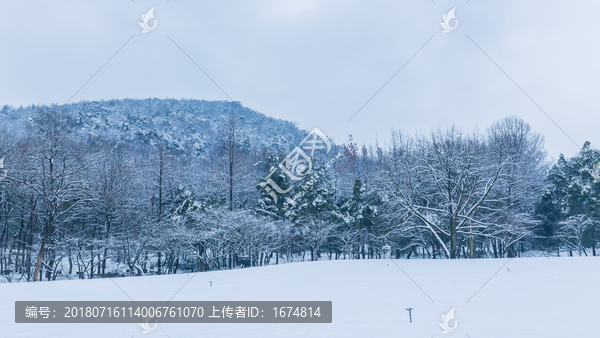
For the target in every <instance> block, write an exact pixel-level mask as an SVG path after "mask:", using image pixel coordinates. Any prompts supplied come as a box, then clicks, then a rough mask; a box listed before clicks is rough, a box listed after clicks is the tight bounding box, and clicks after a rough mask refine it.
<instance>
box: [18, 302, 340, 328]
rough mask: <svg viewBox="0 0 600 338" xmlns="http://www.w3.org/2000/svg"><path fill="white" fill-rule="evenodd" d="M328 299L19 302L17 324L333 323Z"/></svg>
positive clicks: (330, 304)
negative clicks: (287, 300) (286, 300)
mask: <svg viewBox="0 0 600 338" xmlns="http://www.w3.org/2000/svg"><path fill="white" fill-rule="evenodd" d="M331 321H332V303H331V302H328V301H289V302H285V301H275V302H271V301H269V302H267V301H250V302H249V301H240V302H235V301H198V302H194V301H176V302H154V301H143V302H124V301H118V302H112V301H81V302H80V301H39V302H35V301H19V302H15V323H144V322H145V323H149V325H150V326H152V325H154V324H153V323H331Z"/></svg>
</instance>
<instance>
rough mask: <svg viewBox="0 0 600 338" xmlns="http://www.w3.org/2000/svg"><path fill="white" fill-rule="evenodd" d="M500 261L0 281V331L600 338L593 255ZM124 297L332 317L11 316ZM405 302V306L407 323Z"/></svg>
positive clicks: (598, 276)
mask: <svg viewBox="0 0 600 338" xmlns="http://www.w3.org/2000/svg"><path fill="white" fill-rule="evenodd" d="M507 261H508V260H507V259H485V260H454V261H450V260H394V261H393V262H395V263H396V264H398V266H399V267H400V268H401V269H399V268H398V267H397V266H396V265H395V264H394V263H393V262H392V260H352V261H321V262H306V263H294V264H285V265H277V266H266V267H257V268H249V269H240V270H229V271H215V272H204V273H199V274H189V275H187V274H182V275H169V276H148V277H129V278H117V279H113V280H110V279H95V280H73V281H57V282H42V283H19V284H0V337H36V338H41V337H85V338H106V337H111V338H112V337H115V338H118V337H123V338H130V337H133V336H135V337H148V338H151V337H167V336H168V337H170V338H179V337H215V338H217V337H219V338H222V337H261V338H263V337H424V338H430V337H432V336H434V335H435V337H467V336H468V337H470V338H477V337H482V338H492V337H510V338H513V337H527V338H535V337H544V338H546V337H560V338H565V337H578V338H582V337H599V336H600V329H598V325H597V323H598V316H599V315H598V314H599V313H600V312H599V311H598V310H599V309H600V289H599V286H600V283H599V282H600V259H599V258H597V257H564V258H516V259H512V260H510V261H508V263H507V264H506V265H505V266H504V267H502V266H503V264H505V263H506V262H507ZM500 267H502V269H500ZM498 269H500V270H499V271H498ZM403 271H404V272H406V274H405V273H404V272H403ZM496 272H498V273H497V274H496V275H495V276H494V274H495V273H496ZM407 275H408V276H410V278H409V277H407ZM492 276H494V277H492ZM490 278H491V279H490ZM411 279H412V281H411ZM113 281H114V282H113ZM209 281H212V282H213V286H212V287H211V286H210V285H209ZM413 281H414V283H413ZM115 283H116V284H118V286H117V285H115ZM186 283H187V284H186ZM184 284H185V286H183V285H184ZM415 284H416V285H415ZM417 285H418V286H417ZM182 286H183V288H182ZM482 286H483V288H482ZM420 288H421V289H422V290H421V289H420ZM121 289H122V290H121ZM180 289H181V290H180ZM178 290H180V291H179V292H178V293H177V291H178ZM478 290H480V291H479V292H477V291H478ZM125 293H126V294H127V295H129V297H131V298H132V299H133V300H135V301H137V300H167V299H169V298H171V296H173V294H175V293H177V295H176V296H175V297H174V298H173V300H232V301H235V300H273V301H276V300H280V301H285V300H326V301H332V302H333V323H331V324H159V325H158V327H157V328H156V330H154V331H153V332H151V333H148V334H143V333H142V329H141V327H140V326H139V325H138V324H16V323H15V322H14V302H15V301H17V300H21V301H23V300H123V301H127V300H129V298H128V296H127V295H126V294H125ZM473 295H475V296H473ZM430 298H431V299H430ZM469 299H471V300H470V301H469V302H467V301H468V300H469ZM408 307H412V308H414V310H413V311H412V317H413V323H412V324H411V323H409V320H408V312H407V311H406V310H405V308H408ZM452 308H456V310H455V317H456V320H457V321H458V326H457V328H456V330H455V331H453V332H451V333H448V334H443V333H442V328H441V327H440V325H439V324H438V323H439V322H441V318H442V315H443V314H445V313H447V312H448V311H449V310H450V309H452Z"/></svg>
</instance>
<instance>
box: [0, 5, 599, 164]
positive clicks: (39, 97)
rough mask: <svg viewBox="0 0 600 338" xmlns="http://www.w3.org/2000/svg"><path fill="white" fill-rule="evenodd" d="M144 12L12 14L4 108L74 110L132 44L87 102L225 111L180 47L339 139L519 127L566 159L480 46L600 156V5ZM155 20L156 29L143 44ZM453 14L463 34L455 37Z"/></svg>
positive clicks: (5, 37)
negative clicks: (146, 17) (172, 102)
mask: <svg viewBox="0 0 600 338" xmlns="http://www.w3.org/2000/svg"><path fill="white" fill-rule="evenodd" d="M134 1H135V2H133V1H132V0H105V1H95V2H92V1H75V0H73V1H52V2H49V1H30V0H19V1H3V2H2V4H1V6H0V106H2V105H5V104H8V105H12V106H20V105H30V104H50V103H59V104H62V103H65V102H66V101H67V100H69V98H71V96H73V94H75V92H77V90H78V89H79V88H80V87H81V86H82V85H83V84H84V83H86V81H88V80H89V79H90V77H92V75H94V74H95V73H96V72H97V71H98V70H99V69H100V68H101V67H102V65H104V64H105V63H106V62H107V61H108V60H109V59H110V58H111V57H112V56H113V55H114V54H115V53H116V52H117V51H118V50H119V49H120V48H121V47H122V46H123V45H124V44H125V43H126V42H127V41H128V40H129V39H130V38H131V37H133V39H131V41H129V43H127V44H126V45H125V46H124V47H123V48H122V50H121V51H120V52H119V53H117V54H116V56H115V57H114V58H113V59H112V60H111V61H110V62H109V63H108V64H107V65H106V66H105V67H104V68H103V69H102V70H100V71H99V72H98V74H97V75H96V76H95V77H94V78H93V79H92V80H91V81H90V82H89V83H88V84H87V85H86V86H85V87H84V88H83V89H82V90H81V91H80V92H79V93H78V94H77V95H76V96H75V97H74V98H73V101H81V100H100V99H106V100H108V99H113V98H146V97H158V98H193V99H206V100H226V99H227V96H226V95H225V94H223V92H221V91H220V90H219V88H217V86H215V85H214V84H213V83H212V82H211V81H210V80H209V79H208V78H207V77H206V76H205V75H204V74H203V73H202V72H201V71H200V70H199V69H198V68H197V67H196V66H195V65H194V64H193V63H192V62H191V61H190V60H189V59H188V58H187V57H186V55H185V54H184V53H183V52H182V51H181V50H180V49H178V48H177V46H176V45H175V44H174V43H173V42H172V41H171V40H170V39H169V37H168V36H170V37H171V38H172V39H173V41H175V42H176V43H177V44H178V45H179V46H180V47H181V48H182V49H183V50H184V51H185V53H187V54H188V55H189V56H190V57H191V58H192V59H193V60H194V61H195V62H196V63H197V64H198V65H199V66H200V67H202V69H204V71H206V73H207V74H208V75H209V76H210V77H211V78H212V79H213V80H214V81H215V82H216V83H217V84H218V85H219V86H220V87H221V88H222V89H223V90H224V91H225V92H226V93H227V94H228V95H229V96H230V97H231V98H233V99H234V100H236V101H240V102H241V103H242V104H243V105H245V106H248V107H250V108H253V109H255V110H257V111H259V112H262V113H264V114H266V115H268V116H272V117H276V118H282V119H286V120H291V121H295V122H297V123H298V124H299V127H301V128H303V129H312V128H314V127H318V128H320V129H321V130H323V131H324V132H325V134H327V135H329V136H331V137H332V138H334V140H335V141H336V142H343V141H345V140H346V138H347V135H348V134H352V135H354V138H355V140H357V141H358V142H359V143H362V142H366V143H372V142H374V141H375V139H376V138H377V139H378V140H379V141H380V142H383V141H385V139H387V138H389V137H388V135H389V132H390V129H391V128H392V127H396V128H398V129H402V130H405V131H408V132H428V131H429V130H430V129H431V128H435V127H437V126H448V125H451V124H452V123H456V125H458V126H460V127H462V128H464V129H473V128H476V127H478V128H480V129H484V128H486V127H487V126H489V125H490V124H491V123H492V122H493V121H495V120H498V119H500V118H502V117H504V116H508V115H519V116H521V117H522V118H524V119H525V120H526V121H527V122H529V123H530V124H531V125H532V127H533V129H534V130H535V131H538V132H540V133H542V134H543V135H544V136H545V137H546V141H547V143H546V147H547V149H548V150H549V153H550V154H551V155H552V156H553V157H556V156H557V155H558V154H559V153H564V154H566V155H568V156H571V155H573V154H574V153H575V152H576V151H577V148H576V146H575V144H573V143H572V142H571V141H570V140H569V138H568V137H567V136H565V134H563V133H562V132H561V131H560V129H559V128H557V127H556V126H555V125H554V124H553V123H552V122H551V121H550V120H549V118H548V117H546V116H545V115H544V113H543V112H542V111H540V109H539V108H538V107H537V106H536V105H535V104H534V103H533V102H532V101H531V100H530V99H529V98H528V97H527V96H526V95H525V94H524V93H523V92H522V91H521V90H520V89H519V88H518V87H517V86H516V85H515V84H514V83H513V82H511V80H510V79H509V78H508V77H507V76H506V75H505V74H504V73H503V72H502V71H501V70H500V69H498V67H496V65H494V63H493V62H492V61H490V59H489V58H488V57H486V55H485V54H484V53H483V52H482V51H481V50H479V49H478V48H477V46H476V45H475V44H474V43H473V42H472V41H471V40H470V39H469V38H468V37H467V35H468V36H469V37H471V39H473V41H475V42H476V43H477V45H479V47H481V49H483V51H485V53H487V55H489V57H490V58H492V59H493V60H494V62H496V63H497V64H498V66H500V67H501V68H502V69H503V70H504V72H506V74H508V76H510V78H512V79H513V80H514V81H515V82H516V83H517V84H518V85H519V86H520V87H521V88H522V89H523V90H524V91H525V92H526V93H527V95H529V97H531V99H532V100H533V101H535V103H537V104H538V105H539V107H541V108H542V109H543V110H544V111H545V112H546V113H547V114H548V115H549V116H550V117H551V118H552V119H554V121H556V123H557V124H558V125H559V126H560V127H561V128H562V129H563V130H564V131H565V132H566V133H567V134H568V135H569V136H570V137H571V138H572V139H573V140H574V141H575V142H576V143H577V144H578V145H579V146H581V145H582V144H583V143H584V142H585V141H586V140H589V141H591V142H592V144H593V145H596V146H598V144H600V114H599V112H600V110H599V108H600V95H598V93H600V83H599V81H598V79H600V66H599V65H598V62H599V60H600V39H598V24H597V22H598V13H600V2H599V1H583V0H578V1H568V0H558V1H547V0H546V1H536V0H525V1H523V0H520V1H506V0H470V1H469V2H468V3H467V1H466V0H463V1H454V0H434V1H435V3H434V2H433V1H431V0H410V1H409V0H391V1H388V0H362V1H353V0H320V1H316V0H273V1H271V0H238V1H234V0H221V1H214V0H211V1H209V0H195V1H192V0H170V1H169V2H168V3H167V0H161V1H154V0H134ZM152 7H156V8H155V10H154V14H155V18H156V20H157V28H156V29H155V30H154V31H152V32H150V33H147V34H143V33H141V27H140V26H139V25H138V22H139V21H141V14H143V13H145V12H147V11H148V10H149V9H150V8H152ZM453 7H456V18H457V19H458V21H459V25H458V28H457V29H456V30H454V31H453V32H451V33H448V34H444V33H442V30H443V29H442V27H441V26H440V24H439V22H440V21H442V14H444V13H447V12H448V11H449V10H450V9H452V8H453ZM152 23H153V22H152V21H151V22H150V24H152ZM452 23H453V22H451V24H452ZM167 34H168V36H167ZM431 37H433V39H431V40H430V41H429V42H428V43H427V44H426V45H425V46H424V47H423V48H422V50H421V51H420V52H419V53H418V54H416V55H415V56H414V58H412V60H411V61H410V62H408V64H406V66H405V67H404V68H403V69H402V70H401V71H400V72H398V74H397V75H396V76H395V77H394V78H393V79H392V80H391V81H390V82H389V83H388V84H387V86H385V87H384V88H383V89H382V90H381V91H380V92H379V93H378V94H377V95H376V96H375V97H374V98H373V100H371V101H370V102H369V103H368V104H367V105H366V106H365V107H364V108H363V109H362V111H361V112H359V113H358V114H357V115H356V117H354V118H353V119H352V120H351V121H350V122H348V119H349V118H350V117H351V116H352V115H353V114H354V113H355V112H356V111H357V110H358V109H359V108H360V107H361V106H362V105H363V104H365V102H366V101H367V100H368V99H369V98H370V97H371V96H372V95H373V94H374V93H375V92H376V91H377V90H378V89H379V88H380V87H381V86H382V85H383V84H384V83H385V82H386V81H387V80H388V79H389V78H390V77H391V76H392V75H393V74H394V73H395V72H396V71H398V69H399V68H400V67H401V66H402V65H403V64H404V63H405V62H406V61H407V60H409V59H410V58H411V57H412V56H413V55H414V54H415V53H416V52H417V50H419V48H421V47H422V46H423V45H424V44H425V43H426V42H427V41H428V40H429V39H430V38H431Z"/></svg>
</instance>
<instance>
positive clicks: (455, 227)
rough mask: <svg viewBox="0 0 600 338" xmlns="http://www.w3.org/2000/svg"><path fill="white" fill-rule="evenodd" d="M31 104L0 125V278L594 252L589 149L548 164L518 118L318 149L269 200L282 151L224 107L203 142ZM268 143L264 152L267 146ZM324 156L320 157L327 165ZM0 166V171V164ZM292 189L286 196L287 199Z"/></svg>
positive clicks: (595, 192)
mask: <svg viewBox="0 0 600 338" xmlns="http://www.w3.org/2000/svg"><path fill="white" fill-rule="evenodd" d="M76 125H77V124H76V123H74V121H73V114H71V113H70V112H69V111H66V110H63V109H58V108H57V109H50V108H40V109H39V110H38V112H37V113H36V114H35V116H34V117H33V118H31V119H30V120H29V121H27V126H26V128H25V129H24V130H23V131H19V132H16V131H11V130H8V129H7V128H6V127H3V126H2V125H1V124H0V128H2V130H0V158H4V169H5V170H6V174H7V175H6V177H5V178H4V179H3V180H2V181H0V193H1V195H0V226H1V230H0V275H1V276H2V279H3V280H4V281H9V282H10V281H40V280H54V279H57V278H65V276H69V278H70V276H75V274H76V275H78V276H79V277H80V278H94V277H96V276H103V277H112V276H116V275H121V274H129V275H134V274H135V275H141V274H147V273H157V274H170V273H177V272H178V271H206V270H214V269H232V268H237V267H249V266H260V265H266V264H279V263H282V262H293V261H303V260H320V259H369V258H385V257H392V258H411V257H415V256H420V257H426V258H488V257H516V256H521V255H523V254H526V253H527V252H532V253H539V254H551V255H560V253H561V251H566V252H568V253H569V254H570V255H573V252H576V253H577V254H579V255H588V254H592V255H595V254H596V245H597V239H598V231H597V230H596V228H597V227H598V220H600V215H599V214H598V210H599V208H598V196H600V184H598V183H594V177H593V175H592V174H593V172H592V170H593V169H592V168H593V165H594V164H595V163H597V162H598V161H600V152H598V151H597V150H594V149H592V148H591V147H590V145H589V143H586V144H585V145H584V147H583V148H582V150H581V151H580V153H579V154H578V155H577V156H575V157H573V158H571V159H566V158H564V157H563V156H561V157H560V158H559V160H558V162H557V163H555V164H551V163H549V162H548V159H547V155H546V152H545V150H544V147H543V143H544V142H543V138H542V137H541V136H540V135H538V134H536V133H534V132H532V131H531V129H530V127H529V126H528V125H527V124H526V123H525V122H524V121H523V120H521V119H519V118H517V117H510V118H505V119H503V120H501V121H499V122H497V123H495V124H493V125H492V126H491V127H489V128H488V129H487V130H486V131H485V132H483V133H480V132H473V133H466V132H464V131H461V130H459V129H458V128H456V127H450V128H446V129H437V130H434V131H432V132H431V133H430V134H428V135H408V134H404V133H402V132H399V131H393V132H392V134H391V138H390V140H389V141H388V142H386V143H385V144H383V145H379V144H375V145H371V146H362V147H359V146H358V145H357V144H355V143H353V141H352V138H351V137H350V138H349V140H348V141H347V142H346V143H344V144H342V145H337V146H336V145H333V148H334V149H333V151H332V152H331V153H330V154H329V155H331V154H335V153H338V152H339V153H341V154H342V156H341V157H339V158H338V159H337V160H334V161H331V156H329V157H326V156H322V157H318V158H317V159H315V160H314V161H313V162H312V163H311V165H312V171H313V172H317V173H319V175H318V179H316V180H315V179H314V175H306V176H305V177H304V178H302V179H301V180H300V181H292V180H290V179H289V177H286V176H285V175H283V174H281V173H280V174H275V175H273V176H271V178H272V179H273V180H274V181H275V182H277V184H279V186H280V187H285V189H286V190H287V189H288V188H289V191H288V192H287V193H286V194H285V195H283V196H281V198H279V199H278V201H277V204H274V200H273V198H272V196H271V195H270V194H269V193H268V192H267V191H266V190H265V189H263V187H261V186H260V185H259V183H261V182H263V181H264V178H265V177H266V176H267V175H268V174H269V173H271V172H272V171H273V169H275V168H277V167H278V165H279V164H280V163H281V162H282V161H283V160H284V159H285V157H286V155H287V154H288V153H289V152H290V151H291V150H292V149H286V148H285V147H284V146H281V147H275V148H273V147H271V148H269V149H266V148H264V147H262V148H259V147H257V146H256V145H253V144H250V143H249V142H248V138H247V137H242V136H241V135H243V134H244V131H242V130H240V124H239V120H238V117H237V116H236V115H235V114H233V113H232V114H230V115H229V116H228V117H227V119H226V121H225V122H224V123H223V124H222V125H221V127H220V130H219V135H220V136H219V139H218V140H217V142H214V144H215V146H213V147H210V148H207V149H204V150H203V152H202V153H201V154H198V151H197V149H190V150H189V151H188V150H186V149H182V148H181V147H179V148H174V147H172V146H170V144H169V143H168V142H163V141H160V140H159V141H156V142H150V143H142V142H132V141H131V140H125V141H119V140H118V138H117V139H114V138H112V139H111V138H107V137H104V136H97V135H96V136H94V135H92V134H90V133H87V134H85V135H84V134H82V133H80V132H79V131H78V130H77V128H76V127H74V126H76ZM273 149H276V150H273ZM334 162H335V163H334ZM0 174H2V173H1V172H0ZM294 197H295V198H294Z"/></svg>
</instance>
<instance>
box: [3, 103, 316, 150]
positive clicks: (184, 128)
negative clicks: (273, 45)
mask: <svg viewBox="0 0 600 338" xmlns="http://www.w3.org/2000/svg"><path fill="white" fill-rule="evenodd" d="M39 108H47V107H45V106H39V107H38V106H28V107H19V108H14V107H10V106H4V107H2V109H0V121H2V125H6V126H8V127H10V129H13V130H23V126H24V124H25V121H27V120H29V119H31V118H32V116H34V114H35V113H36V111H37V110H38V109H39ZM50 109H66V110H68V111H70V112H71V113H72V114H73V117H74V121H75V122H74V123H75V125H74V127H75V130H76V131H77V133H78V134H79V135H80V136H83V137H87V136H101V137H106V138H109V139H113V140H121V141H125V142H143V143H155V142H157V141H159V140H164V141H166V142H167V143H168V144H169V145H170V146H171V147H172V148H175V149H180V150H192V151H193V152H194V153H196V154H202V153H204V152H205V151H206V150H207V149H208V148H210V147H211V146H213V145H215V144H216V142H217V141H218V139H219V137H220V135H219V131H220V128H221V127H222V126H223V124H224V123H225V121H226V120H227V118H228V116H229V115H230V114H231V113H233V114H234V115H235V116H237V118H238V123H239V129H240V132H241V133H242V135H243V138H244V139H245V140H246V142H247V144H250V145H253V146H256V147H258V148H259V149H261V148H262V147H266V148H269V147H272V146H280V147H282V148H283V149H288V150H291V149H293V147H295V146H296V145H297V144H298V143H300V142H301V141H302V139H303V138H304V137H306V135H307V132H306V131H303V130H299V129H298V128H297V126H296V125H295V124H294V123H292V122H289V121H284V120H280V119H275V118H271V117H267V116H265V115H263V114H261V113H259V112H256V111H254V110H252V109H250V108H247V107H243V106H242V105H241V104H240V103H239V102H228V101H204V100H175V99H157V98H148V99H141V100H137V99H124V100H109V101H104V100H103V101H91V102H90V101H81V102H77V103H70V104H67V105H66V106H64V107H58V106H51V107H50Z"/></svg>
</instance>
